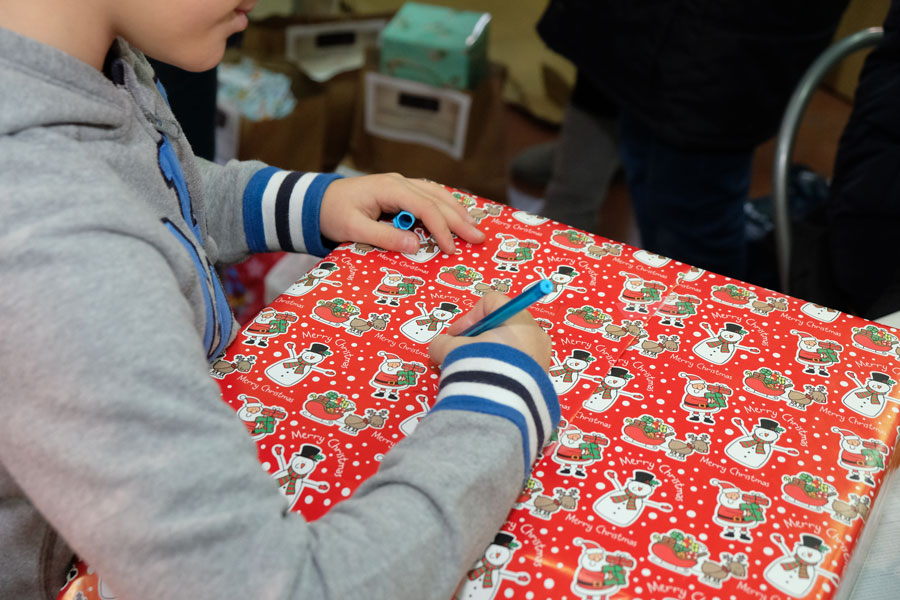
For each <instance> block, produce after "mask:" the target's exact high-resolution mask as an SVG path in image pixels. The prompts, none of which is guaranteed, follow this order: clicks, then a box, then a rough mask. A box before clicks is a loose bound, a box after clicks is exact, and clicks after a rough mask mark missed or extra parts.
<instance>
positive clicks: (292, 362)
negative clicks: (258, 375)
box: [265, 342, 335, 387]
mask: <svg viewBox="0 0 900 600" xmlns="http://www.w3.org/2000/svg"><path fill="white" fill-rule="evenodd" d="M284 347H285V348H287V351H288V353H290V358H286V359H284V360H281V361H278V362H277V363H275V364H273V365H271V366H269V367H268V368H266V370H265V374H266V377H268V378H269V379H271V380H272V381H274V382H275V383H277V384H278V385H280V386H283V387H291V386H292V385H297V384H298V383H300V382H301V381H303V379H304V378H305V377H306V376H307V375H309V374H310V373H312V372H313V371H317V372H319V373H323V374H325V375H327V376H329V377H334V375H335V372H334V371H332V370H331V369H322V368H319V367H317V366H316V365H318V364H319V363H321V362H322V361H323V360H325V358H326V357H327V356H331V350H330V349H329V348H328V346H326V345H325V344H320V343H319V342H315V343H313V344H310V346H309V348H307V349H306V350H304V351H302V352H301V353H300V356H297V353H296V352H295V351H294V350H295V347H294V342H288V343H286V344H285V345H284Z"/></svg>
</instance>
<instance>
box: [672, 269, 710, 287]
mask: <svg viewBox="0 0 900 600" xmlns="http://www.w3.org/2000/svg"><path fill="white" fill-rule="evenodd" d="M705 272H706V271H705V270H704V269H701V268H699V267H691V268H690V269H688V270H687V271H685V272H683V273H679V274H678V280H679V281H684V282H688V283H690V282H691V281H697V280H698V279H700V278H701V277H703V274H704V273H705Z"/></svg>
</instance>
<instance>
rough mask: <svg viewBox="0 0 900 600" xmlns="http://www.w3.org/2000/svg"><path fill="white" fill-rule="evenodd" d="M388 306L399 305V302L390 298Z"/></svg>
mask: <svg viewBox="0 0 900 600" xmlns="http://www.w3.org/2000/svg"><path fill="white" fill-rule="evenodd" d="M390 306H400V303H399V302H397V301H396V300H391V302H390Z"/></svg>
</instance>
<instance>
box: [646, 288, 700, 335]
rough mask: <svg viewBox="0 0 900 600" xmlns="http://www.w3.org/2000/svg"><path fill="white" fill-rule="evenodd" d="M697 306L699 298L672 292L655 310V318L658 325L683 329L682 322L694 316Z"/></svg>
mask: <svg viewBox="0 0 900 600" xmlns="http://www.w3.org/2000/svg"><path fill="white" fill-rule="evenodd" d="M699 305H700V298H698V297H697V296H692V295H690V294H678V293H675V292H672V293H670V294H669V295H667V296H666V298H665V300H663V303H662V304H660V305H659V308H657V309H656V316H658V317H659V324H660V325H670V326H672V327H684V320H685V319H689V318H690V317H692V316H694V315H696V314H697V306H699Z"/></svg>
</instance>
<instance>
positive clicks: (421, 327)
mask: <svg viewBox="0 0 900 600" xmlns="http://www.w3.org/2000/svg"><path fill="white" fill-rule="evenodd" d="M416 306H417V307H418V308H419V310H420V311H421V313H422V314H421V315H420V316H418V317H413V318H412V319H410V320H409V321H407V322H406V323H404V324H403V325H401V326H400V333H402V334H403V335H405V336H406V337H408V338H409V339H411V340H412V341H414V342H418V343H419V344H427V343H428V342H430V341H431V340H433V339H434V338H435V337H436V336H437V335H438V334H439V333H440V332H441V331H443V329H444V327H447V326H448V325H450V319H452V318H453V317H454V316H455V315H456V314H457V313H458V312H460V310H459V308H458V307H457V306H456V305H455V304H453V303H452V302H441V304H440V306H438V307H436V308H434V309H432V310H431V311H428V310H427V309H426V308H425V303H424V302H416Z"/></svg>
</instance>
